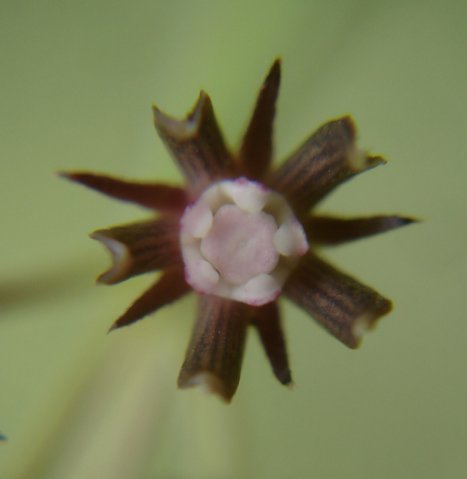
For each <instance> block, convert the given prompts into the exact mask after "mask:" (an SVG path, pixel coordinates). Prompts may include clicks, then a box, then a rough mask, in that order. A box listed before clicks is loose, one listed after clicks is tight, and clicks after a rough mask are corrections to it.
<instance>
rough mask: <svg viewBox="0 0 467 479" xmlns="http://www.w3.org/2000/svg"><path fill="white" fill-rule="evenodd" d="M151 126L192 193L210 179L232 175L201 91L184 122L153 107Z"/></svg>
mask: <svg viewBox="0 0 467 479" xmlns="http://www.w3.org/2000/svg"><path fill="white" fill-rule="evenodd" d="M154 123H155V126H156V129H157V131H158V133H159V135H160V137H161V138H162V140H163V141H164V143H165V145H166V146H167V148H168V150H169V151H170V152H171V154H172V156H173V157H174V158H175V160H176V162H177V164H178V166H179V167H180V169H181V171H182V173H183V176H184V177H185V179H186V180H187V183H188V187H189V189H190V191H191V193H192V194H194V195H197V194H199V193H200V192H201V191H202V190H203V189H204V188H206V187H207V186H208V185H209V184H210V183H211V182H212V181H214V180H219V179H222V178H227V177H230V176H232V173H233V160H232V157H231V155H230V153H229V151H228V150H227V147H226V146H225V143H224V139H223V137H222V133H221V131H220V129H219V126H218V124H217V120H216V117H215V115H214V110H213V108H212V104H211V100H210V99H209V96H208V95H207V94H206V93H204V92H201V94H200V96H199V99H198V101H197V103H196V105H195V107H194V109H193V111H192V112H191V113H190V114H189V115H188V116H187V118H186V119H184V120H176V119H174V118H172V117H170V116H168V115H166V114H165V113H162V112H161V111H160V110H159V109H158V108H157V107H154Z"/></svg>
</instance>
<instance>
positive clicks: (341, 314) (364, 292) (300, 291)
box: [285, 254, 392, 348]
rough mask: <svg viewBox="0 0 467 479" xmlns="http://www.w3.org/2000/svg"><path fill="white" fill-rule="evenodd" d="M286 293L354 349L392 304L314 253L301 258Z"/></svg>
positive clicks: (288, 282)
mask: <svg viewBox="0 0 467 479" xmlns="http://www.w3.org/2000/svg"><path fill="white" fill-rule="evenodd" d="M285 294H286V296H287V297H288V298H289V299H291V300H292V301H293V302H294V303H296V304H297V305H298V306H300V307H301V308H303V309H304V310H305V311H307V312H308V313H309V314H310V315H311V316H312V317H313V318H314V319H316V320H317V321H318V322H319V323H320V324H321V325H322V326H324V327H325V328H326V329H327V330H328V331H329V332H330V333H331V334H333V335H334V336H335V337H336V338H337V339H339V340H340V341H342V342H343V343H344V344H345V345H347V346H349V347H350V348H356V347H357V346H358V344H359V342H360V339H361V337H362V335H363V334H364V333H365V331H366V330H368V329H370V328H371V327H372V326H374V324H375V322H376V320H377V319H378V318H379V317H381V316H383V315H384V314H386V313H388V312H389V311H390V310H391V307H392V306H391V302H390V301H389V300H388V299H386V298H384V297H383V296H381V295H380V294H378V293H377V292H376V291H374V290H372V289H371V288H369V287H368V286H365V285H363V284H361V283H360V282H358V281H357V280H355V279H353V278H352V277H350V276H348V275H346V274H344V273H342V272H340V271H338V270H336V269H335V268H334V267H332V266H331V265H329V264H328V263H326V262H325V261H323V260H322V259H320V258H318V257H317V256H314V255H312V254H309V255H308V256H307V257H306V258H303V259H302V260H301V262H300V264H299V266H298V267H297V269H296V270H295V271H294V273H293V274H292V276H291V277H290V278H289V280H288V281H287V283H286V286H285Z"/></svg>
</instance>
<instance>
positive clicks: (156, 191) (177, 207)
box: [59, 172, 187, 212]
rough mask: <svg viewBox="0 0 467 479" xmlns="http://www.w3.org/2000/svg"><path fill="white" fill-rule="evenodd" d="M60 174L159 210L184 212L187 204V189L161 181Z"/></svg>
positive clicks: (114, 196)
mask: <svg viewBox="0 0 467 479" xmlns="http://www.w3.org/2000/svg"><path fill="white" fill-rule="evenodd" d="M59 174H60V176H62V177H63V178H66V179H68V180H71V181H75V182H76V183H80V184H81V185H84V186H87V187H88V188H91V189H93V190H96V191H98V192H99V193H103V194H104V195H107V196H110V197H111V198H115V199H117V200H122V201H129V202H131V203H136V204H138V205H140V206H143V207H145V208H150V209H155V210H159V211H174V212H182V211H183V210H184V209H185V207H186V205H187V198H186V194H185V191H184V190H183V189H182V188H178V187H176V186H170V185H164V184H160V183H138V182H134V181H124V180H120V179H117V178H112V177H110V176H105V175H96V174H93V173H85V172H71V173H59Z"/></svg>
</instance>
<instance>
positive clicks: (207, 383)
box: [178, 296, 248, 402]
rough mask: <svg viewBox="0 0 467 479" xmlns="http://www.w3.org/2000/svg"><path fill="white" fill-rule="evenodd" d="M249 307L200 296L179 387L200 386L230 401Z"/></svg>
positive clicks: (236, 381)
mask: <svg viewBox="0 0 467 479" xmlns="http://www.w3.org/2000/svg"><path fill="white" fill-rule="evenodd" d="M247 315H248V306H247V305H245V304H243V303H238V302H234V301H229V300H226V299H222V298H219V297H216V296H200V298H199V309H198V317H197V319H196V323H195V326H194V329H193V333H192V337H191V342H190V345H189V347H188V350H187V353H186V357H185V361H184V363H183V366H182V369H181V371H180V375H179V377H178V386H179V387H180V388H189V387H192V386H202V387H204V388H205V389H207V390H208V391H209V392H211V393H215V394H218V395H219V396H220V397H221V398H222V399H224V400H225V401H227V402H229V401H230V400H231V399H232V396H233V395H234V393H235V391H236V389H237V386H238V382H239V380H240V369H241V364H242V359H243V350H244V345H245V337H246V329H247V325H248V316H247Z"/></svg>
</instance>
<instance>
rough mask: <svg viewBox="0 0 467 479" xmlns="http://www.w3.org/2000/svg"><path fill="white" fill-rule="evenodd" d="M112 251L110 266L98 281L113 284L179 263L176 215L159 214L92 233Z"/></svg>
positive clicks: (180, 262) (180, 261)
mask: <svg viewBox="0 0 467 479" xmlns="http://www.w3.org/2000/svg"><path fill="white" fill-rule="evenodd" d="M91 237H92V238H93V239H96V240H98V241H100V242H101V243H102V244H103V245H104V246H105V247H106V248H107V249H108V250H109V252H110V253H111V255H112V263H113V264H112V267H111V268H110V269H109V270H108V271H106V272H105V273H103V274H102V275H101V276H99V278H98V281H99V282H100V283H106V284H114V283H119V282H121V281H125V280H126V279H128V278H131V277H132V276H135V275H138V274H142V273H147V272H148V271H155V270H158V269H162V268H166V267H168V266H177V265H180V266H181V265H182V259H181V255H180V246H179V240H178V219H177V218H173V217H162V218H158V219H155V220H150V221H144V222H141V223H133V224H130V225H126V226H116V227H114V228H109V229H104V230H98V231H95V232H94V233H92V234H91Z"/></svg>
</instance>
